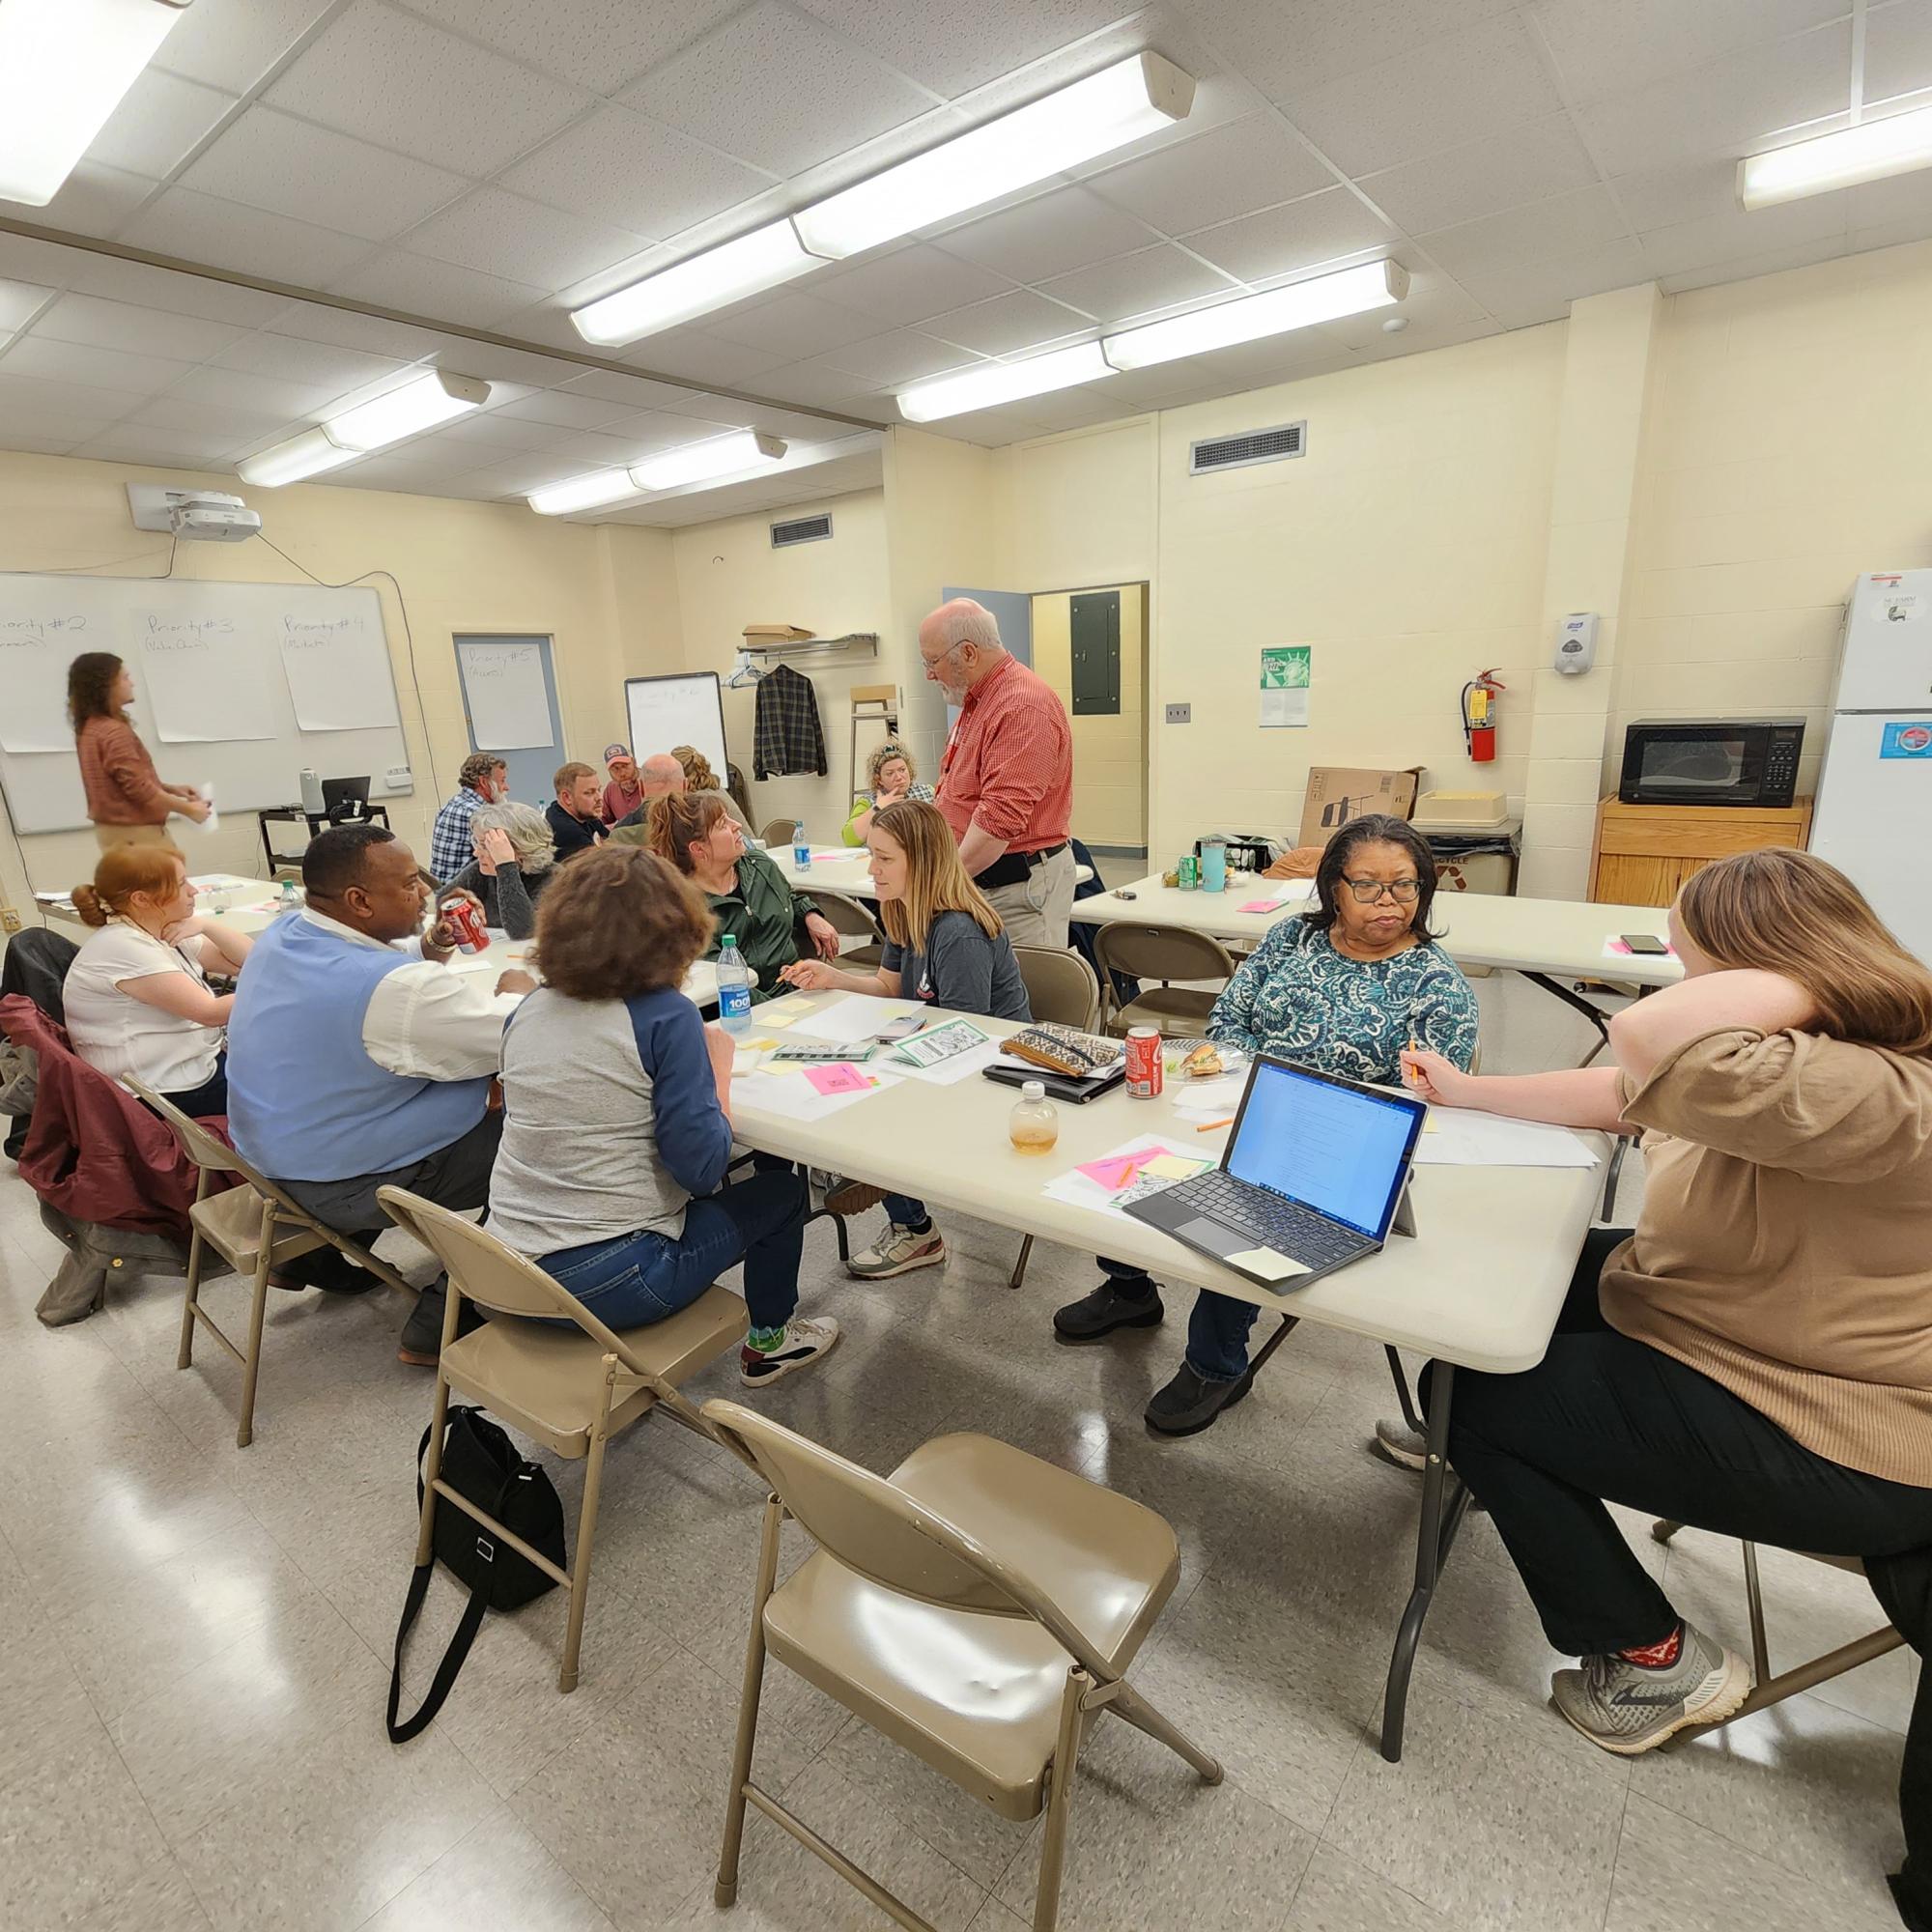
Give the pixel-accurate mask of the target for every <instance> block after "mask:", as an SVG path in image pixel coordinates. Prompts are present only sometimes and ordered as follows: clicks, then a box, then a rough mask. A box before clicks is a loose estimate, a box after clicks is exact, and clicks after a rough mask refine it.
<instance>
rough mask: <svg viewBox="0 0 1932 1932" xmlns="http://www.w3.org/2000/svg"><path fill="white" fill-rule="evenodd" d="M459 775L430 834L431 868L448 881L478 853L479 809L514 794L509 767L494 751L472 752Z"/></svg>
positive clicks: (500, 801)
mask: <svg viewBox="0 0 1932 1932" xmlns="http://www.w3.org/2000/svg"><path fill="white" fill-rule="evenodd" d="M456 776H457V780H458V783H457V789H456V795H455V797H453V798H450V799H446V800H444V802H443V807H442V810H440V811H439V812H438V813H437V815H436V826H435V829H434V830H433V831H432V832H431V833H430V838H429V868H430V870H431V871H432V872H434V873H435V874H436V876H437V877H438V878H439V879H440V880H443V881H444V882H445V883H446V882H447V881H448V880H450V879H453V878H455V876H456V875H457V873H458V872H460V871H462V869H463V868H464V867H466V866H467V865H469V862H470V860H472V859H473V858H475V856H476V854H475V851H474V850H473V848H472V847H471V845H470V842H469V821H470V820H471V819H472V818H473V817H474V816H475V815H476V811H477V809H478V808H479V807H481V806H485V805H500V804H501V803H502V802H503V801H504V800H505V799H506V798H508V797H509V795H510V774H509V770H508V768H507V767H506V766H505V765H504V763H503V761H502V759H501V758H499V757H498V756H497V754H496V753H494V752H472V753H470V754H469V757H467V758H465V759H464V761H463V769H462V770H461V771H460V772H458V773H457V775H456Z"/></svg>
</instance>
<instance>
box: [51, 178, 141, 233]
mask: <svg viewBox="0 0 1932 1932" xmlns="http://www.w3.org/2000/svg"><path fill="white" fill-rule="evenodd" d="M157 186H159V183H158V182H155V181H151V180H150V179H149V178H148V177H147V176H146V175H130V174H128V173H127V172H125V171H124V170H123V169H120V168H108V167H102V166H101V165H100V163H99V161H82V162H80V163H79V165H78V166H76V167H75V169H74V171H73V172H72V173H71V175H69V176H68V178H67V180H66V181H65V182H64V183H63V184H62V185H61V191H60V192H59V193H58V194H57V195H55V196H54V198H53V199H52V200H51V201H50V202H48V203H47V205H46V206H45V207H44V208H37V209H34V210H33V211H32V214H33V219H34V223H35V226H36V227H40V228H59V229H64V230H66V231H67V232H68V233H70V234H72V235H95V236H99V237H102V238H106V237H110V236H113V235H117V234H119V233H120V230H121V227H122V224H123V223H124V222H126V221H127V219H128V216H129V215H131V214H132V213H134V211H135V210H136V209H137V208H139V207H140V205H141V204H142V203H143V202H144V201H146V200H147V198H148V197H149V196H150V195H151V194H153V193H154V191H155V189H156V187H157Z"/></svg>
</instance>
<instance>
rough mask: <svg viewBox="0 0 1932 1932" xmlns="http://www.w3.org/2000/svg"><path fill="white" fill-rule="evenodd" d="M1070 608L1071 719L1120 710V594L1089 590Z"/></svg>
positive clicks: (1073, 600) (1114, 712)
mask: <svg viewBox="0 0 1932 1932" xmlns="http://www.w3.org/2000/svg"><path fill="white" fill-rule="evenodd" d="M1067 601H1068V602H1069V603H1070V604H1071V606H1072V622H1071V630H1072V643H1073V715H1074V716H1075V717H1076V718H1079V717H1083V716H1089V717H1091V716H1095V715H1099V714H1103V713H1111V714H1115V715H1118V713H1119V712H1120V709H1121V593H1120V592H1119V591H1118V590H1089V591H1084V592H1082V593H1081V594H1080V595H1078V596H1076V597H1072V598H1069V599H1068V600H1067Z"/></svg>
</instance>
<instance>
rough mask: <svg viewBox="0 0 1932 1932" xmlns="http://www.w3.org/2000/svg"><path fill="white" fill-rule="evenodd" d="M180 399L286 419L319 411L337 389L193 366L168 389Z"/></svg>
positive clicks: (170, 393)
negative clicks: (259, 412) (258, 412)
mask: <svg viewBox="0 0 1932 1932" xmlns="http://www.w3.org/2000/svg"><path fill="white" fill-rule="evenodd" d="M168 394H169V395H170V396H172V397H174V398H175V399H176V400H178V401H182V402H189V403H216V404H223V405H226V406H228V407H230V408H234V409H243V410H259V411H261V412H264V413H265V414H273V415H279V416H280V417H281V418H282V419H283V421H284V422H288V423H294V422H296V421H298V419H300V418H303V417H307V416H311V415H316V414H319V413H320V412H322V411H323V410H325V409H327V407H328V405H329V404H331V403H332V402H334V401H335V398H336V394H337V392H336V391H335V390H332V389H330V388H328V387H327V385H326V384H324V385H318V384H314V383H278V382H276V381H275V380H274V379H273V378H272V377H269V376H251V375H249V374H248V373H247V371H245V370H242V369H216V368H213V367H208V368H202V369H191V370H189V371H188V373H187V374H186V375H185V376H184V377H182V378H181V380H180V381H179V382H177V383H176V384H174V385H173V386H172V387H171V388H170V389H169V391H168Z"/></svg>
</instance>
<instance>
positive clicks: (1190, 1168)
mask: <svg viewBox="0 0 1932 1932" xmlns="http://www.w3.org/2000/svg"><path fill="white" fill-rule="evenodd" d="M1206 1166H1208V1162H1207V1161H1205V1160H1183V1159H1182V1158H1181V1156H1180V1155H1179V1154H1178V1153H1163V1154H1156V1155H1155V1156H1154V1158H1153V1159H1152V1160H1151V1161H1148V1162H1146V1163H1145V1164H1144V1165H1143V1166H1142V1168H1141V1172H1142V1173H1143V1174H1151V1175H1152V1176H1153V1178H1154V1179H1156V1180H1192V1179H1194V1177H1195V1176H1196V1175H1197V1174H1199V1173H1200V1172H1201V1170H1202V1169H1203V1168H1204V1167H1206Z"/></svg>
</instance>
